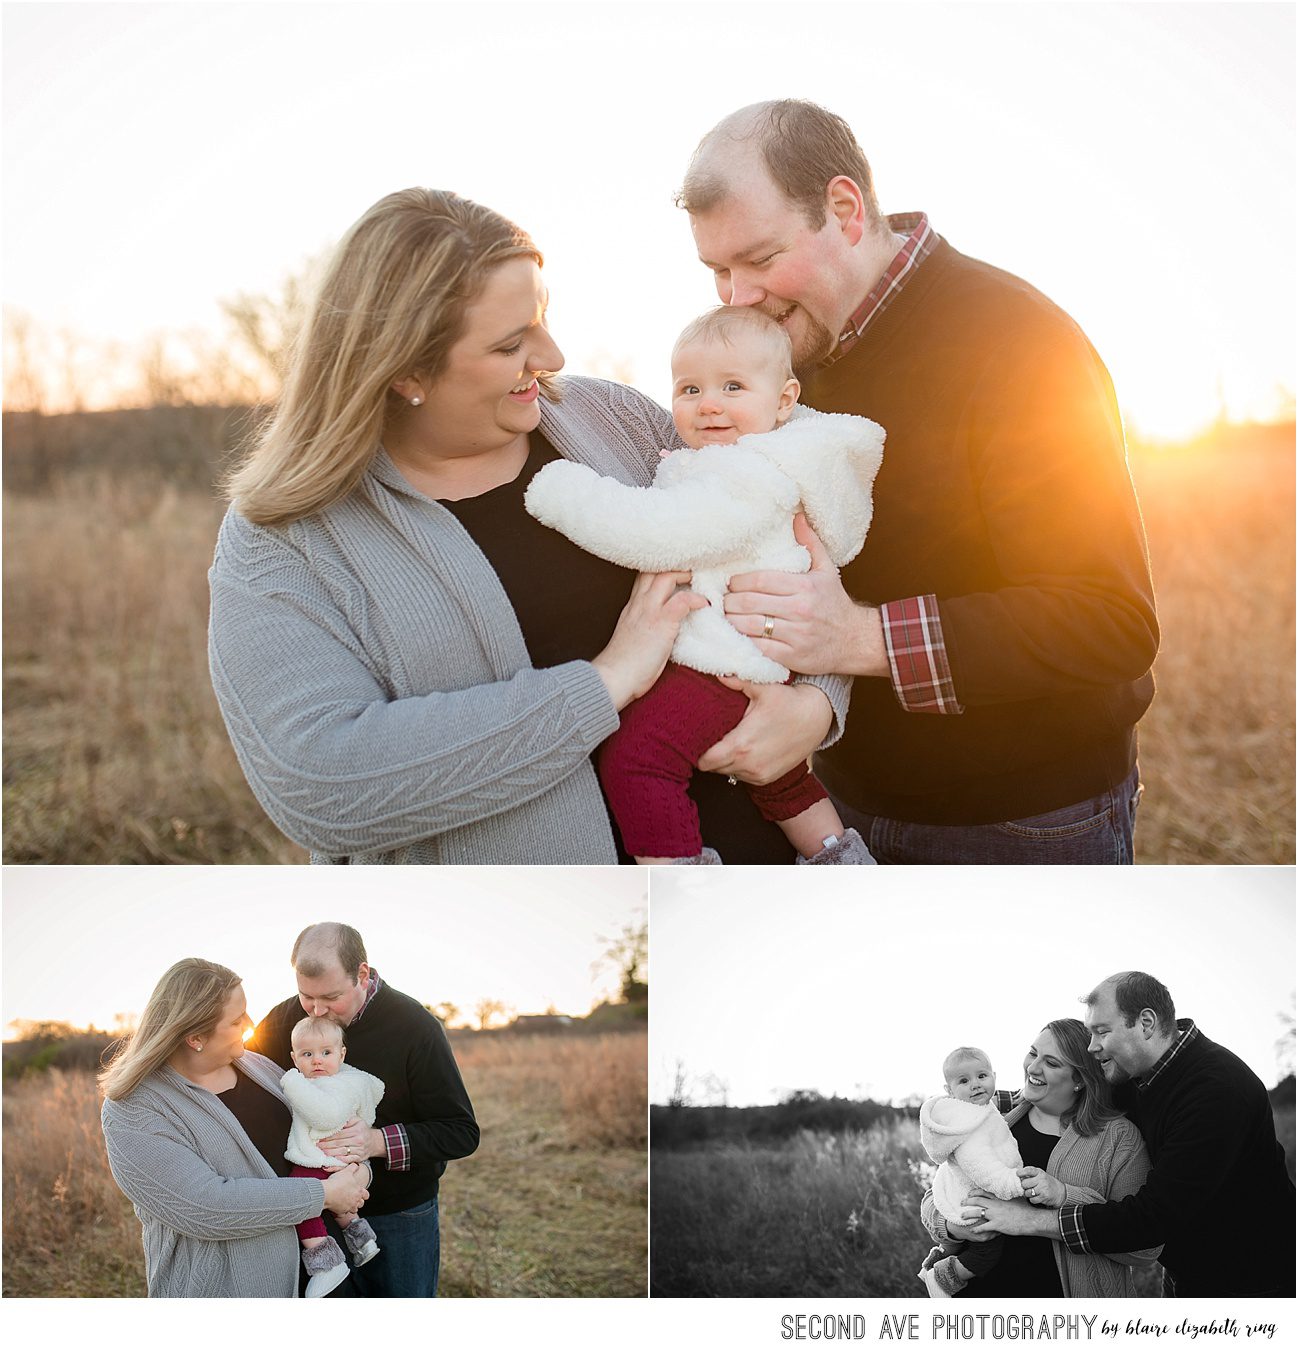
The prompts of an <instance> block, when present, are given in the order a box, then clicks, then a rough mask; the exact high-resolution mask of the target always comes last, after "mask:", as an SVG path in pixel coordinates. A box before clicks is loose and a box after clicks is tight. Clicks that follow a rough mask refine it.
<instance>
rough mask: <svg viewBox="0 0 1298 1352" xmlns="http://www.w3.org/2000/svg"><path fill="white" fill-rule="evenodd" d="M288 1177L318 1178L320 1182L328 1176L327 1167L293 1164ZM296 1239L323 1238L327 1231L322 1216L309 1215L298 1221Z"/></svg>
mask: <svg viewBox="0 0 1298 1352" xmlns="http://www.w3.org/2000/svg"><path fill="white" fill-rule="evenodd" d="M288 1176H289V1177H290V1178H318V1179H320V1180H321V1181H322V1182H323V1180H324V1179H326V1178H328V1177H329V1171H328V1170H327V1169H308V1168H307V1167H306V1166H305V1165H302V1164H295V1165H294V1166H293V1167H292V1168H291V1169H290V1170H289V1171H288ZM296 1229H297V1237H298V1239H324V1238H325V1237H326V1236H327V1235H328V1233H329V1231H328V1230H326V1229H325V1223H324V1217H322V1216H309V1217H308V1218H307V1219H306V1220H304V1221H298V1223H297V1226H296Z"/></svg>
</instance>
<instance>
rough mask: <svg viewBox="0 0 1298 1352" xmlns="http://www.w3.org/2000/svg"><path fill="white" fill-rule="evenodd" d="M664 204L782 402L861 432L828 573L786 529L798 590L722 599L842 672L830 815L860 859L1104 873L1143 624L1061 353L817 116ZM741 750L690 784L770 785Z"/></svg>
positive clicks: (1104, 457)
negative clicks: (871, 447) (783, 352)
mask: <svg viewBox="0 0 1298 1352" xmlns="http://www.w3.org/2000/svg"><path fill="white" fill-rule="evenodd" d="M678 201H679V203H680V205H681V206H682V207H684V208H685V210H686V211H688V213H689V216H690V225H691V228H692V230H693V233H694V240H695V244H696V247H697V250H698V254H699V257H700V259H701V260H702V261H703V263H704V264H705V265H706V266H707V267H708V268H710V269H711V270H712V273H713V275H714V277H715V280H716V288H717V293H718V295H719V296H720V298H721V299H722V301H724V302H726V303H727V304H730V305H752V306H756V307H759V308H760V309H762V310H763V311H765V312H766V313H767V314H770V315H771V316H773V317H774V318H776V319H777V320H778V321H779V322H780V323H781V324H783V325H784V327H785V328H786V329H787V330H788V333H789V336H790V338H791V340H792V343H793V350H794V365H795V368H796V370H797V374H798V376H799V378H800V379H801V380H802V382H803V393H804V400H805V402H806V403H808V404H809V405H810V406H811V407H814V408H818V409H822V410H824V411H826V412H830V413H856V414H862V415H864V416H866V417H869V418H872V419H874V420H875V421H876V422H878V423H880V424H881V425H882V426H883V427H884V429H885V431H886V433H887V444H886V447H885V450H884V457H883V468H882V469H881V471H880V473H879V476H878V478H877V480H876V481H875V485H874V502H875V507H874V521H873V524H872V525H871V528H870V535H869V538H868V539H867V540H866V544H865V548H864V549H863V550H862V551H861V553H860V554H859V555H858V556H857V558H856V559H855V560H853V562H852V563H850V564H849V565H848V566H847V567H846V568H845V569H844V570H843V572H842V574H841V576H840V575H839V573H838V572H837V571H836V570H835V569H834V567H833V566H832V564H831V562H830V561H829V559H828V557H827V555H826V554H825V551H824V550H823V549H821V548H820V547H819V544H818V542H817V541H816V540H815V538H814V536H810V535H809V534H804V535H802V536H801V537H800V538H802V539H803V541H804V543H806V544H807V545H808V548H809V549H810V550H811V555H812V568H811V571H810V572H808V573H806V574H802V575H793V574H775V573H770V572H759V573H750V574H745V575H741V576H739V577H735V578H732V579H731V582H730V595H729V596H728V597H727V599H726V612H727V615H728V617H729V619H730V620H731V622H732V623H733V624H734V625H735V627H736V628H737V629H738V630H739V631H740V632H741V633H743V634H746V635H747V636H748V637H750V638H751V639H753V641H754V642H755V643H756V644H757V646H758V647H759V648H760V649H761V650H762V651H763V652H764V653H765V654H766V655H767V656H769V657H772V658H774V659H775V660H776V661H777V662H780V663H782V664H783V665H785V666H787V667H790V668H791V669H793V670H795V671H799V672H805V673H825V672H838V673H841V674H843V675H847V676H855V677H857V678H858V679H857V680H856V682H855V686H854V689H853V694H852V702H851V716H850V720H849V723H848V726H847V731H846V734H845V736H844V737H843V738H842V739H841V740H840V741H839V742H838V743H837V744H836V745H835V746H833V747H831V748H830V749H828V750H827V751H824V752H822V753H820V754H819V755H818V756H817V758H816V765H815V769H816V772H817V774H818V775H819V776H820V777H821V779H822V780H823V782H824V783H825V785H826V787H827V788H828V789H829V791H830V793H831V794H832V795H833V797H834V799H835V800H836V802H837V803H838V805H839V808H840V811H841V812H842V814H843V818H844V821H845V823H846V824H847V825H849V826H855V827H856V828H857V829H858V830H859V831H860V833H861V835H862V836H863V837H864V838H865V840H866V842H867V844H868V845H869V846H870V849H871V851H872V852H873V853H874V855H875V857H876V858H877V859H878V860H879V862H880V863H1060V864H1068V863H1130V862H1131V854H1132V843H1131V842H1132V830H1133V824H1134V816H1135V804H1136V801H1137V798H1138V794H1139V780H1138V776H1137V771H1136V737H1135V726H1136V722H1137V720H1138V719H1139V718H1140V717H1141V715H1142V714H1143V713H1144V712H1145V709H1146V708H1147V707H1148V705H1149V702H1150V700H1151V699H1152V698H1153V681H1152V677H1151V676H1150V666H1151V664H1152V662H1153V659H1154V653H1155V651H1156V648H1157V642H1158V629H1157V623H1156V620H1155V616H1154V602H1153V591H1152V586H1151V583H1150V579H1149V571H1148V562H1147V558H1146V551H1145V541H1144V533H1143V529H1142V526H1141V521H1140V514H1139V511H1138V509H1137V507H1136V501H1135V495H1134V492H1133V490H1132V486H1131V481H1130V477H1129V475H1128V472H1127V463H1126V450H1125V444H1124V440H1123V431H1122V421H1121V417H1120V416H1119V412H1118V406H1117V401H1116V399H1115V396H1114V392H1113V387H1112V383H1111V381H1110V379H1109V375H1108V372H1107V371H1106V370H1105V368H1104V365H1103V363H1102V362H1101V361H1100V359H1099V357H1098V356H1097V355H1096V353H1095V351H1094V349H1093V348H1092V347H1091V345H1090V343H1089V342H1088V341H1087V339H1086V336H1085V335H1084V334H1083V333H1082V332H1081V330H1080V329H1079V328H1078V326H1077V325H1076V324H1075V323H1074V322H1073V321H1072V320H1071V319H1070V318H1069V317H1068V316H1067V315H1066V314H1064V312H1063V311H1062V310H1060V309H1059V308H1058V307H1057V306H1055V305H1053V304H1052V303H1051V302H1050V301H1049V300H1048V299H1047V298H1046V297H1045V296H1043V295H1041V294H1040V292H1038V291H1036V290H1034V289H1033V288H1032V287H1030V286H1028V285H1027V284H1026V283H1025V282H1023V281H1020V280H1019V279H1018V278H1017V277H1013V276H1010V275H1009V274H1008V273H1005V272H1001V271H1000V270H998V269H996V268H993V267H990V266H989V265H988V264H986V263H982V262H979V261H977V260H976V259H973V258H968V257H966V256H965V255H963V254H960V253H958V252H957V251H956V250H955V249H954V248H952V247H951V245H950V244H948V243H947V242H946V240H944V239H942V238H940V237H939V236H938V235H937V233H936V231H935V230H934V228H933V227H932V225H930V223H929V220H928V218H927V216H925V215H923V214H921V213H914V214H910V215H905V216H884V215H883V214H882V213H881V212H880V210H879V206H878V203H877V201H876V199H875V194H874V188H873V183H872V179H871V173H870V167H869V164H868V163H867V161H866V158H865V156H864V154H863V153H862V151H861V148H860V146H859V145H858V144H857V142H856V139H855V137H854V136H853V134H852V131H851V128H850V127H848V125H847V124H846V123H845V122H844V121H843V120H842V119H841V118H839V117H836V116H835V115H834V114H832V113H829V112H827V111H826V110H825V109H823V108H820V107H818V106H817V105H815V104H811V103H805V102H802V101H800V100H793V99H790V100H781V101H779V102H773V103H763V104H756V105H754V106H752V107H749V108H743V109H740V110H739V111H738V112H736V113H733V114H731V115H730V116H729V117H727V118H725V119H724V120H723V121H722V122H721V123H720V124H718V126H716V127H715V128H713V130H712V131H710V132H709V133H708V134H707V136H706V137H704V139H703V141H702V142H701V144H700V145H699V148H698V150H697V151H696V152H695V155H694V158H693V160H692V161H691V163H690V166H689V170H688V172H687V174H686V178H685V183H684V186H683V188H682V190H681V193H680V194H679V197H678ZM1030 228H1031V223H1030V222H1022V223H1016V225H1015V226H1014V229H1015V230H1016V231H1017V232H1019V233H1022V234H1026V233H1027V232H1028V230H1029V229H1030ZM1006 233H1007V234H1008V233H1009V232H1008V231H1007V232H1006ZM1007 243H1009V241H1007ZM746 753H750V754H751V752H750V747H749V746H748V744H747V743H746V739H745V729H744V725H743V724H742V723H741V724H740V726H739V727H738V728H737V729H736V730H735V731H734V732H733V733H731V734H730V736H729V737H728V738H726V739H725V740H724V741H723V742H721V743H720V744H718V746H717V747H715V748H713V750H712V751H711V752H709V753H708V755H707V756H705V757H704V760H703V762H702V765H701V768H703V769H707V770H720V771H723V772H725V773H729V774H737V775H739V776H741V777H744V778H759V779H760V778H764V777H771V776H773V775H774V774H776V773H779V772H780V771H781V770H782V769H786V768H787V767H780V766H763V765H761V764H759V763H757V762H756V761H754V762H753V763H750V762H749V760H748V759H747V758H746Z"/></svg>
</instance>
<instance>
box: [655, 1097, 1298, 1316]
mask: <svg viewBox="0 0 1298 1352" xmlns="http://www.w3.org/2000/svg"><path fill="white" fill-rule="evenodd" d="M682 1111H686V1112H688V1111H690V1110H689V1109H684V1110H682ZM1276 1134H1277V1136H1278V1138H1279V1139H1280V1141H1281V1142H1282V1144H1284V1145H1285V1147H1286V1150H1287V1151H1288V1156H1289V1171H1290V1174H1291V1175H1292V1173H1293V1168H1294V1117H1293V1110H1292V1108H1290V1109H1286V1110H1280V1111H1277V1113H1276ZM656 1140H657V1137H655V1142H656ZM932 1170H933V1166H932V1165H931V1164H930V1163H928V1160H927V1156H926V1155H925V1154H924V1151H923V1149H922V1147H921V1146H920V1143H919V1125H918V1123H917V1122H915V1121H914V1120H906V1121H901V1122H897V1123H894V1124H889V1125H879V1126H876V1127H872V1128H870V1129H869V1130H867V1131H863V1132H861V1131H843V1132H811V1131H801V1132H798V1133H797V1134H796V1135H795V1136H792V1137H790V1138H789V1139H788V1140H786V1141H784V1142H782V1143H780V1144H768V1143H762V1144H736V1143H734V1142H729V1143H720V1142H718V1143H713V1144H706V1145H702V1146H696V1147H692V1148H688V1149H682V1150H663V1149H660V1148H658V1146H657V1145H656V1144H655V1147H654V1149H653V1151H652V1154H651V1163H650V1176H651V1187H652V1190H653V1208H652V1255H653V1258H652V1263H651V1278H650V1294H651V1295H655V1296H709V1297H717V1296H741V1297H742V1296H783V1297H786V1298H789V1297H797V1298H799V1299H809V1298H818V1297H824V1298H847V1297H855V1296H879V1297H903V1298H909V1299H926V1298H927V1297H926V1294H925V1292H924V1288H923V1286H922V1285H921V1284H920V1283H919V1281H918V1280H917V1279H916V1277H915V1273H916V1271H917V1269H918V1267H919V1264H920V1261H921V1259H922V1258H923V1257H924V1255H925V1253H927V1252H928V1249H929V1247H930V1244H931V1241H930V1239H929V1237H928V1234H927V1233H926V1231H925V1230H924V1228H923V1227H922V1226H921V1225H920V1223H919V1204H920V1199H921V1197H922V1196H923V1191H924V1188H925V1186H926V1184H927V1180H928V1178H929V1177H930V1176H931V1174H932ZM1159 1281H1160V1278H1159V1270H1158V1269H1157V1268H1156V1267H1155V1268H1152V1269H1147V1270H1146V1271H1144V1272H1142V1273H1139V1274H1137V1289H1138V1294H1140V1295H1142V1296H1157V1295H1158V1293H1159Z"/></svg>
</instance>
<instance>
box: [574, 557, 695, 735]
mask: <svg viewBox="0 0 1298 1352" xmlns="http://www.w3.org/2000/svg"><path fill="white" fill-rule="evenodd" d="M689 581H690V575H689V573H641V574H640V575H639V576H638V577H637V578H636V580H635V584H634V585H633V586H632V588H631V597H630V599H629V600H628V601H627V603H626V605H625V606H624V607H623V609H622V614H621V616H620V617H619V619H618V622H617V628H616V629H614V630H613V637H612V638H610V639H609V641H608V645H607V646H606V647H605V648H604V650H603V652H601V653H600V654H599V655H598V656H597V657H595V658H594V659H593V660H592V662H591V665H592V666H593V667H594V668H595V670H596V671H597V672H598V673H599V676H600V679H601V680H602V681H603V682H604V685H605V687H606V688H607V690H608V693H609V697H610V698H611V699H612V701H613V706H614V708H616V709H617V710H618V711H619V712H620V711H621V710H623V709H625V708H626V706H627V705H628V704H630V703H631V701H632V700H633V699H639V698H640V696H641V695H643V694H644V693H645V692H646V691H647V690H648V689H649V687H650V686H652V685H653V683H654V682H655V681H656V680H657V679H658V677H659V676H661V675H662V672H663V668H664V667H665V666H666V665H667V659H668V658H669V657H670V656H671V651H672V645H673V644H674V643H675V642H676V632H677V630H678V629H679V628H680V627H681V621H682V620H683V619H684V618H685V616H686V615H688V614H689V612H690V611H691V610H701V609H702V608H703V607H704V606H706V605H707V601H706V599H705V598H704V597H702V596H699V595H698V594H697V593H695V592H691V591H679V590H677V589H678V588H680V587H687V586H689Z"/></svg>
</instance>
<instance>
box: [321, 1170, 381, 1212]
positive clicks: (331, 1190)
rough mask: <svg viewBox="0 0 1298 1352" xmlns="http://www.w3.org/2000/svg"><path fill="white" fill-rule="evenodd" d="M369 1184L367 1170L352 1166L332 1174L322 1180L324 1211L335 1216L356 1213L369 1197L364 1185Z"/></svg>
mask: <svg viewBox="0 0 1298 1352" xmlns="http://www.w3.org/2000/svg"><path fill="white" fill-rule="evenodd" d="M368 1182H369V1173H368V1169H367V1168H362V1167H361V1166H360V1165H359V1164H353V1165H350V1166H348V1167H347V1168H345V1169H340V1170H338V1172H337V1173H332V1174H330V1175H329V1177H328V1178H326V1179H325V1180H324V1204H325V1210H326V1211H332V1212H333V1213H334V1214H335V1215H337V1216H345V1215H347V1214H348V1213H349V1212H356V1211H359V1210H360V1209H361V1207H362V1206H364V1205H365V1201H366V1199H367V1198H368V1197H369V1195H370V1194H369V1190H368V1188H367V1187H366V1184H367V1183H368Z"/></svg>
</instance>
